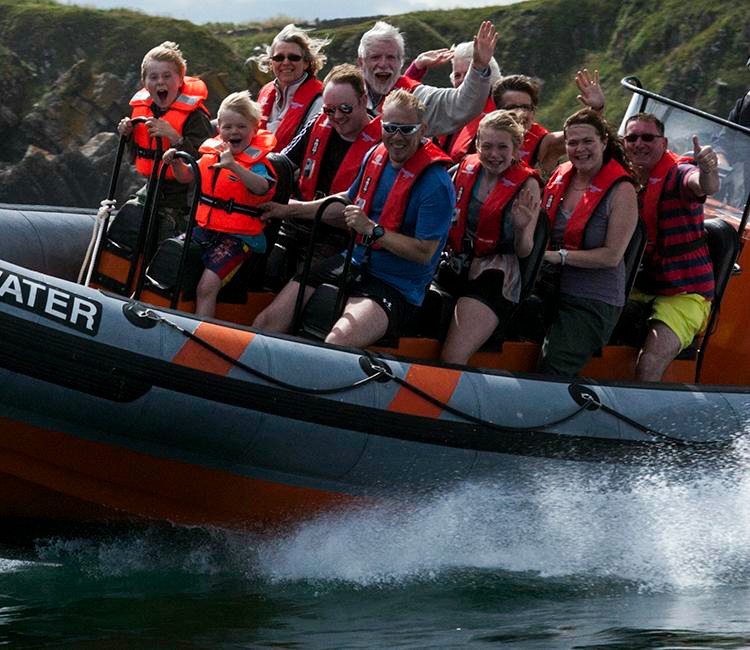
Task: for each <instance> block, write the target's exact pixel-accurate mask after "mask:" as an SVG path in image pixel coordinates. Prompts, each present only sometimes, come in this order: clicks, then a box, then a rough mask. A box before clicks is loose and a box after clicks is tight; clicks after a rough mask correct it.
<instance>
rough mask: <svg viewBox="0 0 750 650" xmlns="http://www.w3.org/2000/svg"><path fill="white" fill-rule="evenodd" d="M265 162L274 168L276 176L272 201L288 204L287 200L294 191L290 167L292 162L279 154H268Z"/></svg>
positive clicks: (292, 167) (292, 168) (291, 167)
mask: <svg viewBox="0 0 750 650" xmlns="http://www.w3.org/2000/svg"><path fill="white" fill-rule="evenodd" d="M266 160H268V162H269V163H270V164H271V167H273V168H274V170H275V171H276V175H277V178H276V190H275V192H274V195H273V200H274V201H276V203H289V198H290V197H291V196H292V190H293V189H294V165H292V161H291V160H289V158H287V157H286V156H285V155H284V154H281V153H269V154H268V156H266Z"/></svg>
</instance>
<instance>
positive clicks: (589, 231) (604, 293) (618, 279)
mask: <svg viewBox="0 0 750 650" xmlns="http://www.w3.org/2000/svg"><path fill="white" fill-rule="evenodd" d="M615 187H617V185H615V186H614V187H612V188H611V189H610V190H609V192H607V196H605V197H604V199H603V200H602V201H600V202H599V205H598V206H597V207H596V210H594V214H593V215H591V219H589V222H588V224H587V225H586V230H585V231H584V233H583V248H584V249H590V248H599V247H600V246H603V245H604V242H605V240H606V238H607V225H608V223H609V215H610V214H611V212H612V196H613V194H614V192H613V190H614V189H615ZM571 214H572V213H571V212H570V211H567V210H564V209H563V207H562V206H560V208H559V209H558V211H557V218H556V219H555V227H554V228H553V231H552V242H553V244H555V245H556V247H558V248H559V247H561V244H562V241H563V233H564V232H565V225H566V224H567V223H568V220H569V219H570V216H571ZM560 292H561V293H567V294H568V295H571V296H576V297H577V298H588V299H591V300H600V301H602V302H606V303H607V304H609V305H614V306H615V307H622V306H623V305H624V304H625V263H624V262H623V261H622V260H620V263H619V264H618V265H617V266H613V267H611V268H605V269H584V268H581V267H577V266H564V267H562V269H561V270H560Z"/></svg>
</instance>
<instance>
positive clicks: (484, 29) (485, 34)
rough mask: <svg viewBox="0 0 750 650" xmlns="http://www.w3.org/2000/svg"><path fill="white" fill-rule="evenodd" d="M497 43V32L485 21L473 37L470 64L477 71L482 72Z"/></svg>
mask: <svg viewBox="0 0 750 650" xmlns="http://www.w3.org/2000/svg"><path fill="white" fill-rule="evenodd" d="M496 43H497V31H496V30H495V26H494V25H493V24H492V22H491V21H489V20H485V21H484V22H483V23H482V24H481V25H480V26H479V30H478V31H477V34H476V36H474V53H473V56H472V63H473V64H474V67H475V68H477V69H478V70H484V69H485V68H486V67H487V66H488V65H489V64H490V59H491V58H492V55H493V54H494V52H495V44H496Z"/></svg>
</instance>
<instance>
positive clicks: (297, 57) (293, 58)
mask: <svg viewBox="0 0 750 650" xmlns="http://www.w3.org/2000/svg"><path fill="white" fill-rule="evenodd" d="M284 59H288V60H289V61H291V62H292V63H298V62H299V61H302V55H301V54H274V55H273V56H272V57H271V61H274V62H275V63H281V62H282V61H283V60H284Z"/></svg>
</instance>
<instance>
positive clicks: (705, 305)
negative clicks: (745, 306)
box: [629, 289, 711, 350]
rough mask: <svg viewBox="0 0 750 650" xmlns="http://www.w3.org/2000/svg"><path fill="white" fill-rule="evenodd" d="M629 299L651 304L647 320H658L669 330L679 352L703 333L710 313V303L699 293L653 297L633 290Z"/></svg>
mask: <svg viewBox="0 0 750 650" xmlns="http://www.w3.org/2000/svg"><path fill="white" fill-rule="evenodd" d="M629 298H630V300H635V301H636V302H650V303H651V316H650V317H649V319H650V320H658V321H660V322H662V323H664V324H665V325H666V326H667V327H668V328H669V329H671V330H672V331H673V332H674V333H675V334H676V335H677V338H679V339H680V350H684V349H685V348H686V347H687V346H688V345H690V344H691V343H692V342H693V339H694V338H695V337H696V335H697V334H699V333H700V332H702V331H703V328H704V327H705V326H706V321H707V320H708V315H709V313H710V311H711V301H710V300H706V299H705V298H704V297H703V296H701V295H700V294H699V293H678V294H677V295H675V296H653V295H650V294H647V293H643V292H642V291H638V289H633V290H632V291H631V292H630V296H629Z"/></svg>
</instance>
